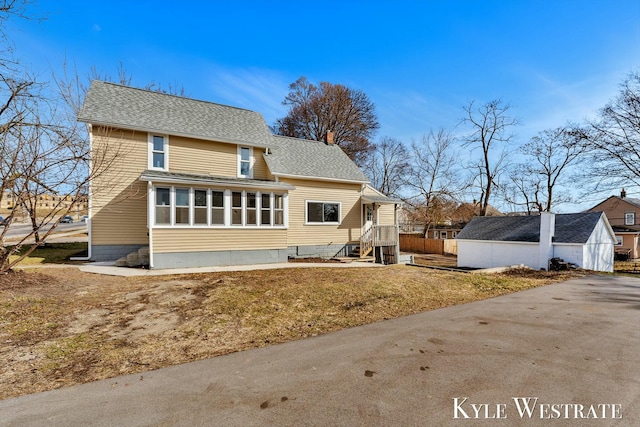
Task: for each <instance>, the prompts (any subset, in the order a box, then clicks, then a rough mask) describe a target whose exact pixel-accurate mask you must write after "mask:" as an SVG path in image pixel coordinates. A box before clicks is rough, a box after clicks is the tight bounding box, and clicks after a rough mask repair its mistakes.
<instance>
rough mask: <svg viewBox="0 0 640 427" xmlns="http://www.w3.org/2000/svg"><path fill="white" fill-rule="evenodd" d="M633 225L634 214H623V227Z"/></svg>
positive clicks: (634, 222) (634, 220)
mask: <svg viewBox="0 0 640 427" xmlns="http://www.w3.org/2000/svg"><path fill="white" fill-rule="evenodd" d="M635 224H636V213H635V212H626V213H625V214H624V225H635Z"/></svg>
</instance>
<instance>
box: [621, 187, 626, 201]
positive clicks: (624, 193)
mask: <svg viewBox="0 0 640 427" xmlns="http://www.w3.org/2000/svg"><path fill="white" fill-rule="evenodd" d="M625 197H627V192H626V191H624V188H623V189H622V191H621V192H620V198H621V199H624V198H625Z"/></svg>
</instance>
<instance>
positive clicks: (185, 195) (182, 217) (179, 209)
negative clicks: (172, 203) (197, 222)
mask: <svg viewBox="0 0 640 427" xmlns="http://www.w3.org/2000/svg"><path fill="white" fill-rule="evenodd" d="M176 224H186V225H189V189H188V188H176Z"/></svg>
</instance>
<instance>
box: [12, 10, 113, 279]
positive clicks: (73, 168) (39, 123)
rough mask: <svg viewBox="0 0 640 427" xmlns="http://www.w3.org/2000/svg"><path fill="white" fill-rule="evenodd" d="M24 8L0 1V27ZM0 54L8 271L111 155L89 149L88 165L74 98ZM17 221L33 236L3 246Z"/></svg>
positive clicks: (83, 193)
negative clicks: (26, 222) (22, 220)
mask: <svg viewBox="0 0 640 427" xmlns="http://www.w3.org/2000/svg"><path fill="white" fill-rule="evenodd" d="M27 4H28V1H17V0H16V1H4V2H0V22H3V23H4V21H6V20H7V19H8V17H16V16H17V17H24V16H26V15H25V8H26V5H27ZM4 35H5V34H3V36H4ZM3 40H6V39H3ZM6 42H7V43H9V42H8V41H6ZM0 52H4V53H5V55H3V58H4V57H10V58H9V60H4V59H0V179H1V186H0V201H2V198H4V197H11V200H12V210H11V211H10V213H9V215H8V217H7V218H6V223H5V225H4V226H3V227H2V229H1V230H0V272H6V271H8V270H10V269H11V268H12V267H13V266H14V265H16V264H17V263H19V262H20V261H22V260H23V259H24V258H26V257H27V256H29V254H31V253H32V252H33V251H34V250H35V249H36V248H37V247H38V246H39V245H41V244H44V242H45V241H46V239H47V238H48V237H49V236H50V235H51V234H52V233H53V232H54V230H55V229H56V227H57V226H58V224H59V223H60V220H61V219H62V218H63V217H64V216H65V215H67V214H69V213H71V212H72V210H73V209H75V208H76V206H77V205H78V204H79V203H82V202H86V197H87V188H88V183H89V182H90V181H91V180H92V179H93V178H94V177H96V176H98V175H100V174H102V173H103V172H104V171H105V169H106V168H108V167H109V166H110V165H111V164H112V163H113V159H114V156H112V152H113V151H114V150H113V149H112V148H110V149H109V150H110V152H109V153H100V152H96V151H94V156H93V158H92V159H90V144H89V139H88V137H87V133H86V129H85V128H84V125H79V124H78V122H77V121H76V111H75V107H74V105H72V104H71V103H69V102H67V101H69V100H70V99H71V98H68V97H67V96H66V95H65V94H64V93H62V94H61V93H57V90H56V88H54V87H52V86H51V85H47V84H45V83H42V82H39V81H38V80H37V79H36V78H34V77H33V76H32V75H30V74H29V73H28V72H27V70H25V69H24V68H23V67H21V66H20V64H19V62H18V61H15V60H13V57H12V54H13V52H11V49H3V48H0ZM71 87H72V86H68V88H69V89H70V88H71ZM58 89H62V86H59V87H58ZM67 95H69V94H67ZM76 105H79V104H78V103H76ZM45 194H46V197H49V198H50V199H49V200H50V201H49V202H47V203H48V204H49V206H46V207H45V209H42V203H40V198H41V197H44V196H45ZM22 215H25V216H27V217H28V218H29V220H30V224H31V230H30V232H29V233H27V234H26V235H25V234H21V235H20V237H17V238H12V241H11V242H10V244H8V243H7V242H6V238H7V234H8V232H9V230H10V229H11V226H12V224H14V220H15V219H17V217H18V216H22ZM12 255H16V257H14V258H11V256H12Z"/></svg>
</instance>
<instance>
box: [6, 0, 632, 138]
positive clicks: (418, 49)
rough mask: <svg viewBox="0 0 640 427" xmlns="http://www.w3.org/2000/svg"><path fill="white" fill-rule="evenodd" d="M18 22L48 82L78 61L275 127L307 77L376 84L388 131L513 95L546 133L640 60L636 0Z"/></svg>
mask: <svg viewBox="0 0 640 427" xmlns="http://www.w3.org/2000/svg"><path fill="white" fill-rule="evenodd" d="M30 11H31V13H32V14H33V15H36V16H43V15H44V16H46V18H47V19H46V20H43V21H41V22H36V21H25V22H18V21H13V22H11V23H10V24H9V27H8V33H9V36H10V38H11V39H12V40H13V42H14V44H15V48H16V56H17V57H18V58H20V59H21V60H22V61H23V62H24V63H25V64H26V65H28V66H30V67H31V69H32V70H34V71H36V72H38V73H39V74H40V75H41V76H42V77H44V78H47V77H48V75H49V74H50V72H51V71H54V72H59V70H60V67H61V65H62V63H63V62H64V60H65V58H66V60H67V61H69V62H71V63H73V64H75V67H76V68H77V70H78V72H79V73H80V74H81V75H85V74H87V73H88V71H89V69H90V68H91V67H92V66H95V67H96V68H97V69H98V70H99V71H101V72H104V73H108V74H111V75H113V76H114V77H115V76H116V74H117V68H118V64H119V63H120V62H122V64H123V65H124V68H125V69H126V70H127V71H128V72H129V73H130V74H131V75H132V76H133V80H134V81H133V83H134V84H137V85H144V84H146V83H148V82H150V81H155V82H158V83H162V84H163V86H166V85H167V84H173V85H175V84H176V83H177V84H178V85H181V86H183V87H184V88H185V90H186V92H187V94H188V95H189V96H191V97H194V98H198V99H204V100H208V101H213V102H218V103H222V104H228V105H233V106H238V107H243V108H247V109H251V110H254V111H258V112H260V113H262V114H263V116H264V117H265V120H266V121H267V123H269V124H272V123H273V122H274V121H275V119H277V118H279V117H282V116H283V115H284V114H285V113H286V107H284V106H283V105H282V104H281V102H282V100H283V99H284V97H285V95H286V94H287V92H288V85H289V84H290V83H291V82H293V81H295V80H296V79H297V78H298V77H300V76H303V75H304V76H307V78H308V79H309V80H310V81H311V82H315V83H317V82H318V81H329V82H332V83H341V84H345V85H347V86H349V87H351V88H354V89H360V90H362V91H364V92H365V93H366V94H367V95H368V96H369V98H370V99H371V100H372V101H373V102H374V103H375V105H376V111H377V114H378V118H379V121H380V130H379V132H378V134H377V137H376V139H378V138H380V137H382V136H390V137H394V138H397V139H400V140H402V141H403V142H405V143H410V142H411V140H412V139H417V138H419V137H420V136H421V135H422V134H424V133H426V132H428V130H429V129H430V128H434V129H435V128H439V127H444V128H447V129H450V130H452V131H453V132H454V133H455V132H461V131H462V130H461V129H460V127H456V126H458V124H459V122H460V119H461V118H462V116H463V111H462V106H463V105H465V104H467V103H468V102H469V101H471V100H476V101H478V102H486V101H490V100H492V99H496V98H501V99H503V100H504V101H505V102H506V103H508V104H510V105H511V106H512V110H511V111H512V113H513V114H514V115H515V116H517V117H518V118H519V120H520V122H521V126H519V127H518V129H516V133H517V135H518V137H517V141H518V142H522V143H523V142H526V141H527V140H528V139H529V138H530V137H531V136H532V135H534V134H535V133H537V132H538V131H541V130H544V129H547V128H553V127H557V126H561V125H563V124H565V123H566V122H567V121H581V120H583V119H585V118H587V117H590V116H593V114H595V113H596V112H597V110H598V109H599V108H600V107H602V106H603V105H604V104H605V103H606V102H607V101H608V100H609V99H610V98H612V97H613V96H615V94H616V92H617V90H618V85H619V84H620V82H621V81H622V80H623V79H624V78H625V76H626V75H628V74H629V73H630V72H631V71H633V70H637V69H638V68H639V66H640V2H639V1H637V0H628V1H627V0H608V1H605V0H602V1H593V0H580V1H573V0H564V1H563V0H555V1H551V0H537V1H533V0H531V1H517V0H512V1H506V0H504V1H489V0H483V1H480V0H478V1H455V0H452V1H445V0H442V1H403V0H397V1H322V2H320V1H302V0H301V1H283V0H271V1H268V2H267V1H242V0H236V1H183V2H176V1H171V2H168V1H160V0H157V1H144V0H141V1H131V0H129V1H115V0H111V1H89V0H86V1H64V0H58V1H50V0H46V1H45V0H40V1H38V3H37V4H36V6H35V7H32V8H31V9H30Z"/></svg>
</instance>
